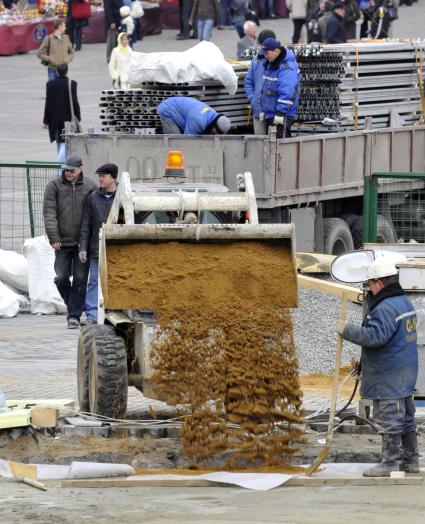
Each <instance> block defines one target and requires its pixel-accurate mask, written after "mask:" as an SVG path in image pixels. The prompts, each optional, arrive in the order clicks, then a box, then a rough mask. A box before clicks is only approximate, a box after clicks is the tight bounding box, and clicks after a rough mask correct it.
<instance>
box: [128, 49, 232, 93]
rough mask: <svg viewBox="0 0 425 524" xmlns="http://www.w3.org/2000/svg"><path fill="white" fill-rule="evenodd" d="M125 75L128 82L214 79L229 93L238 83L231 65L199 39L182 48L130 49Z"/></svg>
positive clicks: (221, 54)
mask: <svg viewBox="0 0 425 524" xmlns="http://www.w3.org/2000/svg"><path fill="white" fill-rule="evenodd" d="M128 78H129V81H130V83H131V84H140V83H142V82H163V83H166V84H173V83H181V82H199V81H202V80H218V81H219V82H220V83H221V84H223V85H224V87H225V88H226V89H227V91H228V92H229V94H230V95H234V94H235V93H236V89H237V86H238V78H237V76H236V74H235V72H234V70H233V67H232V66H231V65H230V64H229V63H227V62H226V60H225V59H224V56H223V53H222V52H221V51H220V49H219V48H218V47H217V46H216V45H214V44H213V43H212V42H201V43H199V44H197V45H195V46H194V47H191V48H190V49H188V50H187V51H183V52H171V53H137V52H133V55H132V59H131V64H130V70H129V72H128Z"/></svg>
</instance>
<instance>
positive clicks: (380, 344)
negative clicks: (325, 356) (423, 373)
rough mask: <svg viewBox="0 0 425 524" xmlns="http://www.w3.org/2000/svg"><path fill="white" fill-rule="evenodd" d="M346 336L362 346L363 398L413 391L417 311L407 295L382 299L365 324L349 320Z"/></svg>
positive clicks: (404, 393) (396, 395) (416, 353)
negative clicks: (357, 323) (353, 322)
mask: <svg viewBox="0 0 425 524" xmlns="http://www.w3.org/2000/svg"><path fill="white" fill-rule="evenodd" d="M384 289H385V288H384ZM343 336H344V338H345V339H347V340H349V341H350V342H354V343H355V344H359V345H361V346H362V356H361V364H362V380H361V389H360V392H361V396H362V398H369V399H393V398H402V397H408V396H410V395H412V394H413V392H414V388H415V384H416V380H417V375H418V351H417V347H416V312H415V309H414V307H413V304H412V303H411V301H410V300H409V299H408V298H407V297H406V296H405V295H399V296H390V297H389V298H385V299H384V300H382V301H381V302H378V303H377V304H376V306H375V307H372V308H371V309H370V310H369V312H368V313H367V315H366V317H365V318H364V320H363V324H362V325H361V326H359V325H356V324H352V323H348V324H347V325H346V327H345V329H344V334H343Z"/></svg>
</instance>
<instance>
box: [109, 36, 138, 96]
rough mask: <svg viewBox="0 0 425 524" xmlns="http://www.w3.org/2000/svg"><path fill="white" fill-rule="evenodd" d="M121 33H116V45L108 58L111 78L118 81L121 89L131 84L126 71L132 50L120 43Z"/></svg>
mask: <svg viewBox="0 0 425 524" xmlns="http://www.w3.org/2000/svg"><path fill="white" fill-rule="evenodd" d="M123 35H124V33H121V34H120V35H118V39H117V40H118V45H117V47H114V49H113V50H112V53H111V58H110V60H109V74H110V75H111V78H112V80H114V82H117V83H119V85H120V87H121V88H122V89H130V87H131V84H130V82H129V81H128V71H129V69H130V63H131V57H132V55H133V51H132V49H131V47H130V46H129V45H128V46H126V47H124V46H123V45H121V39H122V37H123Z"/></svg>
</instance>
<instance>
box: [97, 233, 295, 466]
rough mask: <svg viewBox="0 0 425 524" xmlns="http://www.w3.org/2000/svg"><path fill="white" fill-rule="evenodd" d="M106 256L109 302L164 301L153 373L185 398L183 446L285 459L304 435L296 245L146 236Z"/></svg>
mask: <svg viewBox="0 0 425 524" xmlns="http://www.w3.org/2000/svg"><path fill="white" fill-rule="evenodd" d="M107 263H108V274H109V281H108V304H107V307H109V308H114V307H115V308H139V309H143V308H151V309H154V310H155V311H156V314H157V316H158V319H159V323H160V326H161V329H160V330H159V331H158V333H157V336H156V338H155V340H154V344H153V351H152V358H153V364H154V367H155V369H156V375H155V382H156V384H157V386H156V387H157V389H158V393H159V394H160V395H161V396H162V397H163V396H164V395H166V397H167V399H168V401H169V402H171V403H175V404H182V405H184V406H185V408H184V409H183V411H184V415H185V425H184V428H183V430H182V451H183V453H184V454H185V455H187V456H189V457H192V458H194V459H195V460H196V461H198V462H204V461H206V460H207V459H208V458H210V457H214V456H216V455H218V454H221V453H224V452H228V455H227V456H228V463H227V467H232V466H236V465H241V464H249V465H253V464H256V465H285V464H286V463H287V462H288V459H289V457H290V456H291V455H292V454H293V453H294V452H295V451H296V450H297V443H299V442H300V441H302V439H303V435H302V431H301V430H300V427H299V424H300V423H301V422H302V420H301V416H300V410H301V399H300V397H301V391H300V387H299V380H298V363H297V359H296V357H295V351H294V344H293V337H292V321H291V317H290V312H289V311H288V309H287V308H290V307H294V306H295V305H296V302H297V288H296V279H295V272H294V268H293V261H292V257H291V253H290V250H289V249H288V247H287V246H286V245H279V244H278V243H276V242H272V243H267V244H266V243H260V242H246V241H243V242H235V243H232V244H189V243H176V242H173V243H163V244H149V243H141V244H137V245H136V244H135V245H130V246H126V247H125V248H124V247H122V246H109V247H108V259H107ZM239 459H241V460H242V462H241V460H239Z"/></svg>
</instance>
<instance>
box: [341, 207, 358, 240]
mask: <svg viewBox="0 0 425 524" xmlns="http://www.w3.org/2000/svg"><path fill="white" fill-rule="evenodd" d="M341 218H342V219H343V220H345V221H346V222H347V224H348V227H349V228H350V231H351V236H352V237H353V245H354V249H361V248H362V246H363V217H362V216H359V215H355V214H351V213H350V214H347V215H341Z"/></svg>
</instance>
